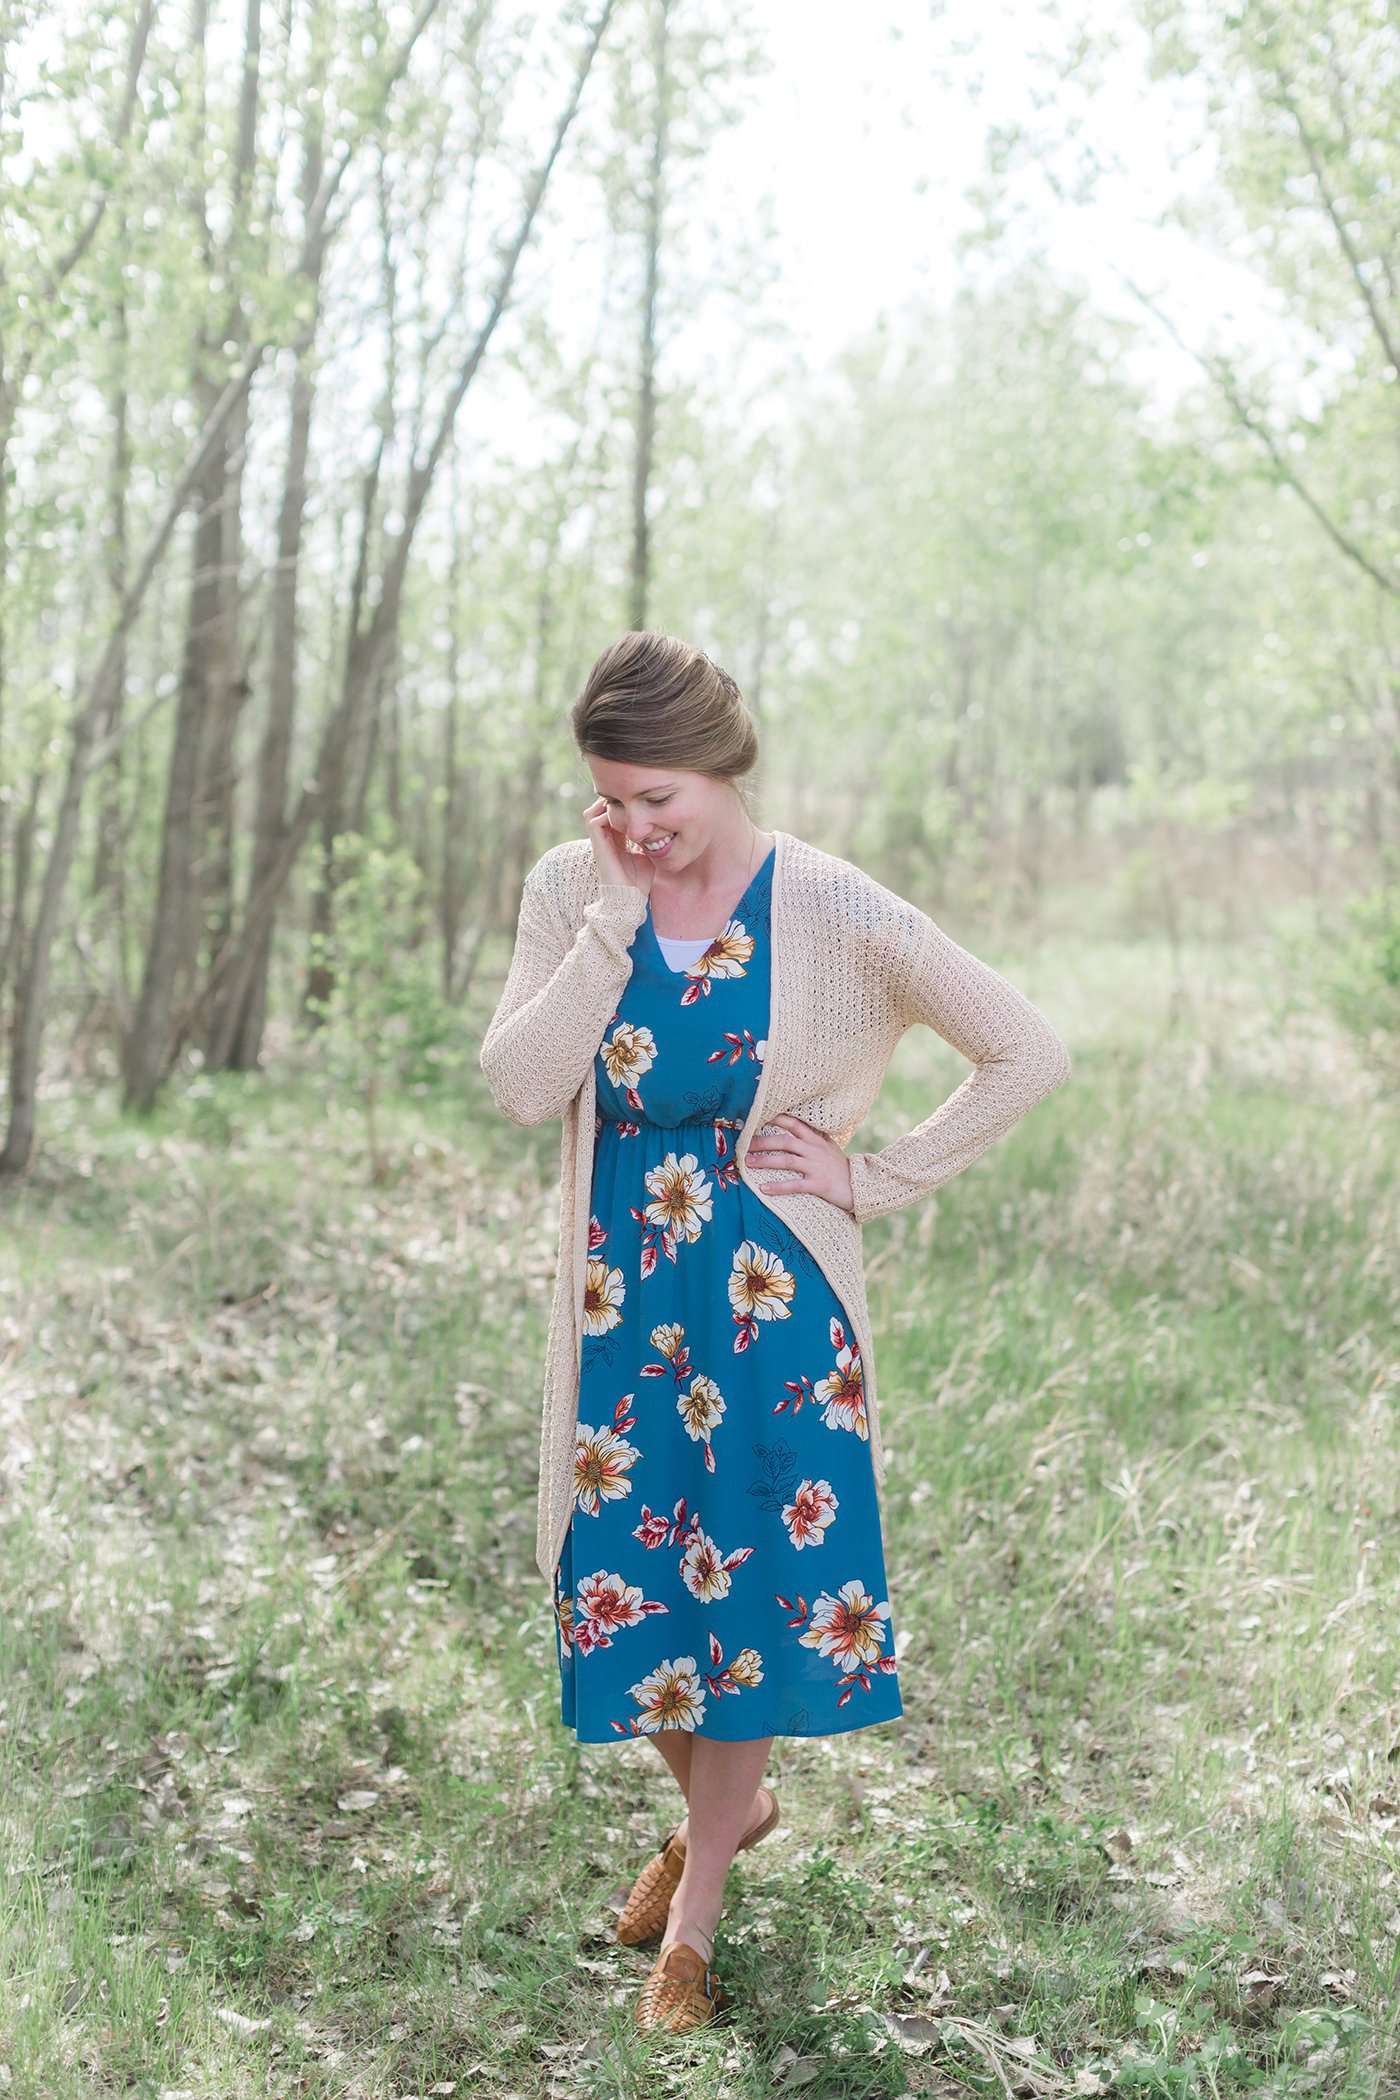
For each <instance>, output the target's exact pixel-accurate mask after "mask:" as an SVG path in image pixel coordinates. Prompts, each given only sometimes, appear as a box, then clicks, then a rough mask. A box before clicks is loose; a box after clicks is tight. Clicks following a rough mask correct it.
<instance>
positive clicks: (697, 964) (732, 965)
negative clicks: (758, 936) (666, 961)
mask: <svg viewBox="0 0 1400 2100" xmlns="http://www.w3.org/2000/svg"><path fill="white" fill-rule="evenodd" d="M753 950H754V939H753V935H752V934H751V933H745V931H744V923H743V920H742V919H730V920H729V922H728V924H727V925H726V926H725V929H724V931H723V933H720V934H717V935H716V936H715V938H714V940H712V941H711V943H710V945H709V947H708V948H707V949H706V950H705V953H704V954H703V955H697V956H696V958H695V961H694V962H693V963H691V965H690V967H689V969H688V970H687V971H686V973H685V974H686V976H687V977H744V976H746V975H747V974H748V973H747V972H746V970H745V969H744V964H745V963H746V962H752V961H753Z"/></svg>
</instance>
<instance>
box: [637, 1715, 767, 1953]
mask: <svg viewBox="0 0 1400 2100" xmlns="http://www.w3.org/2000/svg"><path fill="white" fill-rule="evenodd" d="M772 1747H773V1738H772V1736H771V1735H765V1736H760V1737H758V1738H757V1740H755V1741H754V1742H749V1743H719V1742H713V1741H711V1740H710V1739H709V1738H708V1737H705V1736H695V1737H693V1738H692V1740H691V1751H690V1773H689V1784H688V1786H687V1789H686V1801H687V1804H688V1806H689V1810H690V1814H689V1817H688V1819H687V1820H688V1821H689V1824H690V1830H689V1835H688V1838H687V1842H686V1848H685V1868H684V1871H683V1872H682V1874H681V1878H680V1881H679V1883H678V1884H677V1887H676V1892H675V1894H674V1895H673V1896H672V1898H671V1909H670V1915H669V1916H668V1918H667V1920H666V1929H665V1933H664V1937H665V1938H666V1939H668V1940H669V1939H686V1938H687V1937H688V1933H687V1927H698V1928H699V1936H698V1937H697V1938H696V1939H694V1940H691V1942H690V1944H691V1945H692V1946H694V1947H696V1948H697V1949H698V1951H699V1952H700V1953H701V1954H702V1955H703V1956H704V1957H705V1959H706V1960H707V1961H708V1960H709V1958H710V1949H711V1946H712V1944H713V1940H714V1931H715V1927H716V1925H718V1923H719V1916H720V1912H721V1910H722V1909H723V1907H724V1881H725V1876H726V1875H727V1874H728V1872H729V1868H730V1863H731V1861H732V1860H733V1858H734V1852H735V1848H736V1847H737V1845H738V1843H739V1840H740V1838H741V1837H742V1836H743V1835H744V1832H745V1830H746V1829H748V1828H749V1826H750V1824H752V1823H754V1822H756V1821H758V1820H759V1815H760V1813H761V1810H760V1808H759V1805H758V1804H757V1802H756V1798H755V1797H756V1795H757V1792H758V1783H759V1780H760V1779H761V1777H762V1776H763V1768H764V1766H765V1765H766V1764H767V1762H768V1753H769V1751H770V1750H771V1749H772Z"/></svg>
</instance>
